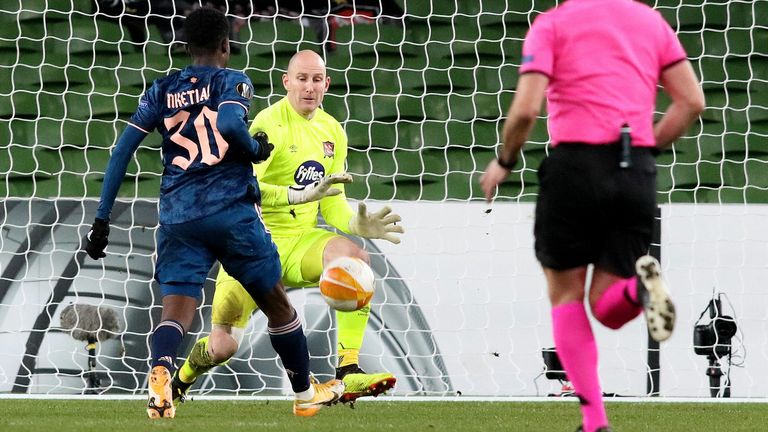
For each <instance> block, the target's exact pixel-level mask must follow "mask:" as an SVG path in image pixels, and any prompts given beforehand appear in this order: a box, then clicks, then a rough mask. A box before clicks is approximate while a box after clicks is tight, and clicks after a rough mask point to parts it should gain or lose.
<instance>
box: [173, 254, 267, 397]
mask: <svg viewBox="0 0 768 432" xmlns="http://www.w3.org/2000/svg"><path fill="white" fill-rule="evenodd" d="M255 308H256V303H254V301H253V298H251V296H250V294H248V293H247V292H246V291H245V289H244V288H243V286H242V285H241V284H240V282H238V281H237V280H235V278H233V277H232V276H230V275H229V274H227V272H226V271H225V270H224V269H223V268H221V269H220V270H219V273H218V276H217V278H216V290H215V291H214V294H213V302H212V311H211V334H210V335H209V336H206V337H204V338H201V339H199V340H198V341H197V342H195V345H194V346H193V347H192V350H191V351H190V353H189V356H188V357H187V360H186V361H185V362H184V364H183V365H182V366H181V368H179V371H178V373H177V374H176V375H174V377H173V398H174V401H177V400H180V401H183V400H184V398H185V396H186V392H187V390H188V389H189V388H190V387H191V386H192V385H193V384H194V383H195V380H197V378H198V377H199V376H200V375H202V374H204V373H206V372H208V371H209V370H210V369H212V368H213V367H215V366H218V365H222V364H225V363H226V362H227V361H228V360H229V359H230V358H231V357H232V356H233V355H235V353H236V352H237V350H238V348H239V346H240V342H241V341H242V338H243V335H244V333H245V328H246V327H247V325H248V319H249V318H250V316H251V314H252V313H253V311H254V309H255Z"/></svg>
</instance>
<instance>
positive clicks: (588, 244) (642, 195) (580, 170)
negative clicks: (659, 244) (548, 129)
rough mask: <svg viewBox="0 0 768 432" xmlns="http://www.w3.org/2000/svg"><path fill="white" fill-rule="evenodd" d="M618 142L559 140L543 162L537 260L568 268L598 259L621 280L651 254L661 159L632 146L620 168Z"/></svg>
mask: <svg viewBox="0 0 768 432" xmlns="http://www.w3.org/2000/svg"><path fill="white" fill-rule="evenodd" d="M620 151H621V148H620V146H618V145H588V144H570V143H569V144H560V145H558V146H557V147H555V148H554V149H553V150H552V151H551V152H550V154H549V156H548V157H547V158H546V159H544V161H542V163H541V166H540V167H539V171H538V177H539V195H538V199H537V202H536V221H535V224H534V236H535V237H536V246H535V248H536V257H537V258H538V259H539V261H540V262H541V264H542V265H543V266H544V267H547V268H551V269H555V270H567V269H570V268H575V267H581V266H584V265H588V264H595V266H597V267H598V268H601V269H602V270H605V271H609V272H611V273H614V274H616V275H619V276H621V277H631V276H633V275H634V274H635V261H636V260H637V259H638V258H639V257H640V256H642V255H645V254H647V253H648V248H649V247H650V244H651V236H652V235H653V221H654V217H655V212H656V161H655V159H654V157H653V154H652V152H651V150H650V149H649V148H638V147H634V148H632V158H631V160H632V164H631V166H630V167H628V168H620V167H619V156H620Z"/></svg>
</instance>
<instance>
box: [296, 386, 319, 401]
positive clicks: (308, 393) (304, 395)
mask: <svg viewBox="0 0 768 432" xmlns="http://www.w3.org/2000/svg"><path fill="white" fill-rule="evenodd" d="M314 397H315V386H313V385H312V384H310V385H309V388H308V389H306V390H304V391H303V392H298V393H296V400H301V401H308V400H312V398H314Z"/></svg>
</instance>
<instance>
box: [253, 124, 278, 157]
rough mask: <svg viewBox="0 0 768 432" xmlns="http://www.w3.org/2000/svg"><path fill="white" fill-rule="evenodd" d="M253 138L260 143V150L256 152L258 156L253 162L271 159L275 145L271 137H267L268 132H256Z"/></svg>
mask: <svg viewBox="0 0 768 432" xmlns="http://www.w3.org/2000/svg"><path fill="white" fill-rule="evenodd" d="M253 139H254V140H256V142H257V143H259V151H258V152H257V153H256V158H255V159H254V160H252V161H251V162H253V163H259V162H263V161H265V160H267V159H269V155H270V153H272V150H274V148H275V145H274V144H272V143H271V142H269V137H267V134H266V133H264V132H262V131H258V132H256V135H254V136H253Z"/></svg>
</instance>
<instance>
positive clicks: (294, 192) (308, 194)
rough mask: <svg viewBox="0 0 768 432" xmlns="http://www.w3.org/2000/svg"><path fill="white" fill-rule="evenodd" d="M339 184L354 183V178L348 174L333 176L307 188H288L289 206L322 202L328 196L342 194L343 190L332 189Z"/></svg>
mask: <svg viewBox="0 0 768 432" xmlns="http://www.w3.org/2000/svg"><path fill="white" fill-rule="evenodd" d="M337 183H352V176H351V175H349V174H347V173H338V174H331V175H329V176H327V177H323V178H321V179H320V180H318V181H316V182H314V183H312V184H309V185H306V186H290V187H289V188H288V204H304V203H308V202H312V201H320V200H321V199H323V198H325V197H327V196H334V195H338V194H340V193H341V189H336V188H332V187H331V186H333V185H335V184H337Z"/></svg>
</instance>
